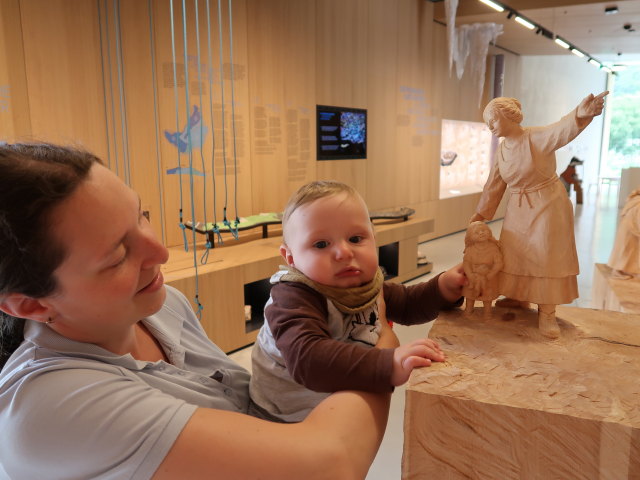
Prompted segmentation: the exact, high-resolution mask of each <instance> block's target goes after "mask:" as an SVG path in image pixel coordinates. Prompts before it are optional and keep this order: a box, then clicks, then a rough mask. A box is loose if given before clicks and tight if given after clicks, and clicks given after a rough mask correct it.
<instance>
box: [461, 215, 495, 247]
mask: <svg viewBox="0 0 640 480" xmlns="http://www.w3.org/2000/svg"><path fill="white" fill-rule="evenodd" d="M492 238H493V233H492V232H491V229H490V228H489V226H488V225H487V224H486V223H484V222H482V221H476V222H471V223H470V224H469V226H468V227H467V233H466V235H465V236H464V245H465V247H468V246H470V245H474V244H476V243H479V242H486V241H488V240H491V239H492Z"/></svg>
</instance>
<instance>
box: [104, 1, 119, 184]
mask: <svg viewBox="0 0 640 480" xmlns="http://www.w3.org/2000/svg"><path fill="white" fill-rule="evenodd" d="M104 11H105V33H106V37H107V38H106V41H107V64H108V65H109V99H110V100H111V102H110V103H111V128H112V129H113V135H112V137H113V156H114V163H115V165H116V172H115V173H116V175H118V176H119V175H120V164H119V162H118V141H117V137H116V107H115V105H114V104H113V80H112V76H113V75H112V72H111V65H113V64H112V63H111V39H110V38H109V8H108V5H107V3H105V7H104Z"/></svg>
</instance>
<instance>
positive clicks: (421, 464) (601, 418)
mask: <svg viewBox="0 0 640 480" xmlns="http://www.w3.org/2000/svg"><path fill="white" fill-rule="evenodd" d="M479 311H480V309H479V308H476V316H475V317H474V318H472V319H468V318H466V317H464V316H463V315H462V312H461V311H459V310H455V311H452V312H446V313H444V314H443V315H441V316H440V317H439V318H438V319H437V320H436V321H435V324H434V326H433V327H432V329H431V331H430V333H429V337H430V338H433V339H435V340H437V341H438V342H439V343H440V345H441V347H442V348H443V350H444V351H445V353H446V355H447V361H446V362H445V363H442V364H434V365H433V366H431V367H428V368H422V369H419V370H414V372H413V374H412V375H411V378H410V380H409V383H408V385H407V393H406V396H407V397H406V406H405V422H404V430H405V445H404V454H403V465H402V474H403V476H402V478H403V479H404V480H416V479H438V480H453V479H491V480H493V479H500V480H508V479H526V480H530V479H540V480H543V479H544V480H547V479H563V480H571V479H603V480H604V479H608V480H621V479H629V478H633V479H638V478H640V382H639V380H638V379H640V329H639V328H638V325H639V323H638V322H640V315H631V314H624V313H619V312H606V311H599V310H591V309H580V308H572V307H558V309H557V316H558V318H559V319H560V321H559V323H560V326H561V330H562V336H561V338H560V339H558V340H554V341H551V340H545V339H544V337H542V336H541V335H540V333H539V332H538V329H537V313H536V312H535V311H523V310H519V311H517V310H511V312H517V316H516V319H515V320H512V321H504V320H502V319H501V317H502V313H504V312H506V310H504V309H497V308H496V309H494V312H495V313H494V318H493V319H491V320H486V321H485V320H482V318H481V316H480V313H479Z"/></svg>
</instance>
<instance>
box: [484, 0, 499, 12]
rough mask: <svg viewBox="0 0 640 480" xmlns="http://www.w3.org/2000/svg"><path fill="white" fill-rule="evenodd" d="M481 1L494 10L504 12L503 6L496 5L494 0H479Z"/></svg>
mask: <svg viewBox="0 0 640 480" xmlns="http://www.w3.org/2000/svg"><path fill="white" fill-rule="evenodd" d="M480 1H481V2H482V3H484V4H485V5H488V6H490V7H491V8H493V9H494V10H497V11H498V12H504V7H502V6H501V5H498V4H497V3H495V2H492V1H491V0H480Z"/></svg>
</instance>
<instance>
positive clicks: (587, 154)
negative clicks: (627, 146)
mask: <svg viewBox="0 0 640 480" xmlns="http://www.w3.org/2000/svg"><path fill="white" fill-rule="evenodd" d="M519 64H520V68H519V69H517V70H516V72H517V73H516V74H519V75H520V79H519V81H510V82H507V81H506V79H505V92H504V96H510V97H515V98H517V99H518V100H520V103H521V104H522V111H523V113H524V120H523V121H522V124H523V125H524V126H538V125H548V124H549V123H553V122H555V121H557V120H559V119H560V118H561V117H562V116H563V115H566V114H567V113H569V112H570V111H571V110H572V109H573V108H575V107H576V106H577V105H578V104H579V103H580V101H581V100H582V99H583V98H584V97H586V96H587V95H588V94H589V93H593V94H598V93H600V92H602V91H604V90H606V84H607V74H606V73H605V72H603V71H601V70H598V69H597V68H596V67H594V66H593V65H591V64H589V63H588V62H587V61H586V59H585V58H578V57H576V56H575V55H541V56H522V57H519ZM507 90H509V91H507ZM602 130H603V117H602V116H600V117H596V118H595V119H594V121H593V122H592V123H591V124H590V125H589V126H588V127H587V129H586V130H585V131H584V132H582V134H580V136H578V138H576V139H575V140H574V141H573V142H571V143H570V144H569V145H568V146H567V147H565V149H566V150H565V149H563V150H565V151H559V152H558V155H557V157H558V163H559V164H560V163H562V162H563V161H566V162H567V163H568V160H569V159H570V158H571V156H574V155H575V156H577V157H578V158H580V159H581V160H584V161H585V163H584V167H583V169H582V172H580V169H578V174H579V175H580V177H581V178H582V180H583V182H582V185H583V188H585V189H586V188H588V186H589V184H592V183H593V184H597V182H598V164H599V163H600V151H601V144H602ZM561 169H562V168H561ZM562 170H563V169H562Z"/></svg>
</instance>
